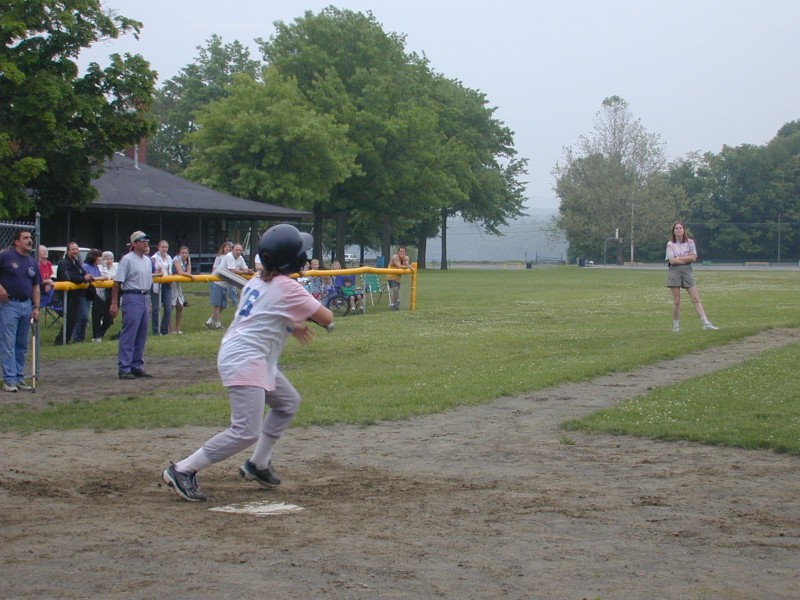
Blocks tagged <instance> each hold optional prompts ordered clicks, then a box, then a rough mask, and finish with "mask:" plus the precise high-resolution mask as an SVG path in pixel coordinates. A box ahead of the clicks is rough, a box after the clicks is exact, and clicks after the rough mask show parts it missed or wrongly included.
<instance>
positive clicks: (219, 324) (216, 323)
mask: <svg viewBox="0 0 800 600" xmlns="http://www.w3.org/2000/svg"><path fill="white" fill-rule="evenodd" d="M214 329H222V321H214Z"/></svg>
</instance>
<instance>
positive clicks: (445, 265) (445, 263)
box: [440, 208, 447, 271]
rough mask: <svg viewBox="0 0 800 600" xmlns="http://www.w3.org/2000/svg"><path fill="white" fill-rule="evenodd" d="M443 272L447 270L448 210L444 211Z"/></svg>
mask: <svg viewBox="0 0 800 600" xmlns="http://www.w3.org/2000/svg"><path fill="white" fill-rule="evenodd" d="M440 269H441V270H442V271H446V270H447V209H445V208H443V209H442V266H441V267H440Z"/></svg>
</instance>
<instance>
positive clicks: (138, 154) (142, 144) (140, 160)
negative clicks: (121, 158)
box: [123, 138, 147, 167]
mask: <svg viewBox="0 0 800 600" xmlns="http://www.w3.org/2000/svg"><path fill="white" fill-rule="evenodd" d="M123 154H124V155H125V156H127V157H128V158H130V159H133V160H134V161H136V166H137V167H138V166H139V165H140V164H143V165H146V164H147V138H142V139H141V140H139V143H138V144H136V146H133V147H131V148H125V150H124V151H123Z"/></svg>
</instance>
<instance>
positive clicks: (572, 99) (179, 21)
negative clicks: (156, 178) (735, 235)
mask: <svg viewBox="0 0 800 600" xmlns="http://www.w3.org/2000/svg"><path fill="white" fill-rule="evenodd" d="M331 4H332V5H334V6H336V7H337V8H340V9H349V10H353V11H360V12H366V11H372V13H373V15H374V16H375V18H376V19H377V21H378V22H379V23H381V24H382V26H383V29H384V31H386V32H394V33H399V34H404V35H405V36H406V50H407V51H409V52H411V51H413V52H417V53H418V54H424V55H425V56H426V57H427V58H428V60H429V61H430V67H431V69H432V70H434V71H435V72H437V73H440V74H442V75H444V76H446V77H448V78H451V79H457V80H459V81H461V82H462V83H463V84H464V85H465V86H467V87H469V88H472V89H476V90H480V91H481V92H483V93H484V94H485V95H486V97H487V100H488V103H489V106H492V107H496V112H495V117H496V118H498V119H499V120H500V121H502V122H503V123H504V124H505V125H506V126H507V127H509V129H511V130H512V131H513V132H514V142H515V148H516V150H517V152H518V155H519V156H520V157H525V158H527V159H528V175H527V177H526V178H525V181H527V194H526V196H527V206H528V209H529V210H528V212H529V214H536V213H538V212H542V213H546V212H553V211H555V210H557V208H558V199H557V197H556V196H555V193H554V192H553V186H554V183H555V181H554V177H553V175H552V170H553V167H554V166H555V165H556V163H557V162H558V161H559V160H560V159H561V158H562V155H563V149H564V148H565V147H568V146H574V145H575V144H577V143H578V141H579V137H580V136H581V135H586V136H589V137H591V136H592V134H593V128H594V119H595V117H596V115H597V113H598V111H599V110H600V108H601V104H602V101H603V99H604V98H606V97H609V96H614V95H617V96H621V97H622V98H624V99H625V100H626V101H627V102H628V105H629V108H630V110H631V112H632V113H633V115H634V116H635V117H636V118H638V119H640V120H641V123H642V125H643V126H644V128H645V129H646V130H647V131H648V132H650V133H655V134H658V135H660V136H661V138H662V140H663V141H664V142H665V152H666V154H667V157H668V158H670V159H674V158H678V157H681V156H685V155H686V154H687V153H689V152H694V151H699V152H713V153H718V152H719V151H720V150H722V148H723V146H725V145H727V146H739V145H741V144H755V145H762V144H765V143H766V142H768V141H769V140H770V139H772V138H773V137H774V135H775V133H776V132H777V131H778V129H779V128H780V127H781V126H782V125H783V124H785V123H786V122H789V121H793V120H797V119H800V77H798V76H797V74H798V73H800V36H798V35H797V23H800V2H797V1H796V0H757V1H745V0H597V1H592V0H584V1H578V0H559V1H555V0H551V1H549V2H541V1H539V0H494V1H492V2H486V1H478V0H460V1H459V2H455V1H454V0H449V1H447V2H444V1H437V0H425V1H423V0H402V1H398V0H372V1H370V2H362V1H350V0H340V1H339V2H335V3H334V2H330V1H329V2H315V1H311V0H305V1H303V0H280V1H278V0H232V1H230V2H219V0H191V1H186V0H169V1H164V0H160V1H155V0H135V1H128V2H126V1H124V0H106V1H105V2H104V5H105V6H106V7H108V8H112V9H115V10H116V11H117V12H119V13H120V14H122V15H125V16H127V17H131V18H134V19H137V20H139V21H141V22H142V23H143V25H144V27H143V29H142V32H141V35H140V39H139V41H136V40H135V39H134V38H133V36H130V35H129V36H125V37H123V38H120V39H118V40H111V41H108V42H102V43H98V44H96V45H94V46H93V47H92V48H91V49H89V50H87V51H85V52H84V54H83V55H82V56H81V63H82V64H83V65H84V66H85V64H86V63H88V62H89V61H90V60H91V61H95V62H98V63H100V65H101V66H102V65H105V64H107V62H108V61H107V57H108V55H109V54H111V53H112V52H118V53H125V52H130V53H138V54H141V55H142V56H144V58H145V59H147V60H148V61H149V62H150V64H151V67H152V68H153V69H155V70H156V71H158V73H159V81H160V82H163V81H166V80H168V79H170V78H172V77H174V76H175V75H177V74H178V73H179V71H180V69H181V68H183V67H185V66H186V65H187V64H190V63H193V62H194V61H195V59H196V57H197V55H198V51H197V47H198V46H206V42H207V40H208V39H209V38H210V37H211V35H212V34H217V35H219V36H221V37H222V40H223V43H230V42H233V41H234V40H239V41H240V42H242V43H243V44H245V45H247V46H248V47H249V48H250V49H251V53H252V56H253V58H257V59H259V60H260V59H261V56H260V53H259V52H258V50H257V46H256V44H255V43H254V39H255V38H264V39H269V38H270V37H271V36H272V35H273V34H274V32H275V28H274V25H273V23H274V22H275V21H282V22H284V23H291V22H292V21H294V20H295V19H296V18H298V17H301V16H302V15H303V14H304V13H305V12H306V11H309V10H310V11H312V12H314V13H318V12H319V11H320V10H321V9H323V8H324V7H326V6H329V5H331Z"/></svg>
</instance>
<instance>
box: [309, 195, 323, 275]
mask: <svg viewBox="0 0 800 600" xmlns="http://www.w3.org/2000/svg"><path fill="white" fill-rule="evenodd" d="M311 235H313V236H314V248H313V249H312V251H311V257H312V258H316V259H317V260H318V261H320V263H324V262H325V261H324V260H323V256H322V203H321V202H315V203H314V228H313V229H312V231H311Z"/></svg>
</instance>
